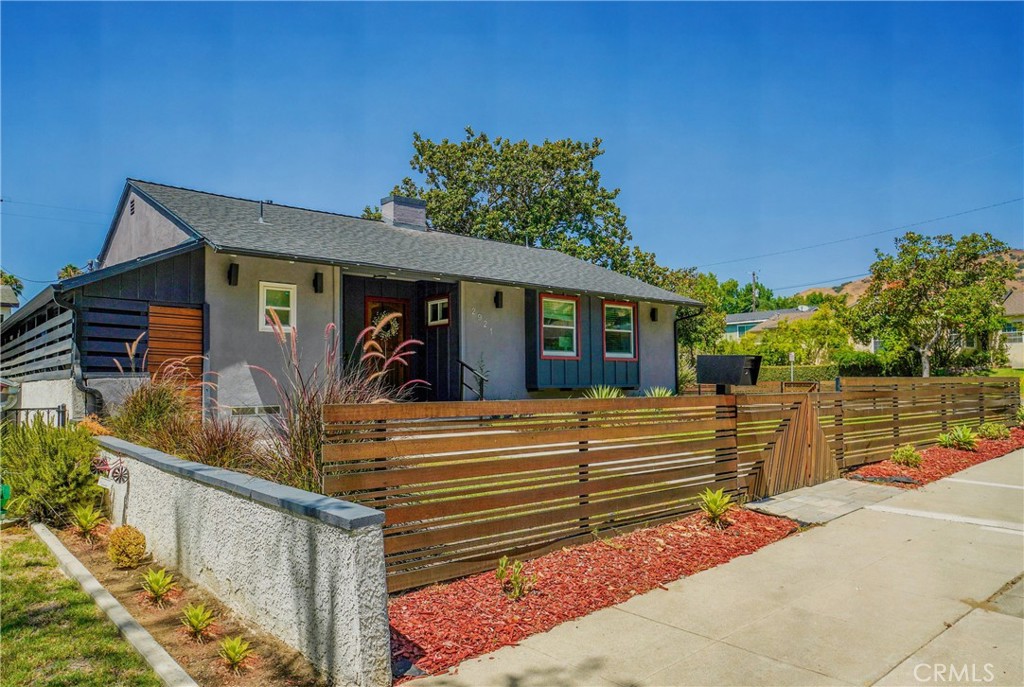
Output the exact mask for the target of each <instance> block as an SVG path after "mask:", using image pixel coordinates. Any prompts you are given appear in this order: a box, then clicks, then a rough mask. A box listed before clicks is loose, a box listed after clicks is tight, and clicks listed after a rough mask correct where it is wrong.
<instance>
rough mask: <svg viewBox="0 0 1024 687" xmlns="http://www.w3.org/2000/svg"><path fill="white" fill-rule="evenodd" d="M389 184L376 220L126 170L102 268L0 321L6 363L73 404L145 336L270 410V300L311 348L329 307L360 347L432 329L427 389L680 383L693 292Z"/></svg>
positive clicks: (429, 395)
mask: <svg viewBox="0 0 1024 687" xmlns="http://www.w3.org/2000/svg"><path fill="white" fill-rule="evenodd" d="M381 202H382V214H383V221H377V220H368V219H362V218H358V217H352V216H348V215H341V214H336V213H331V212H322V211H317V210H309V209H305V208H299V207H292V206H288V205H281V204H277V203H273V202H270V201H257V200H245V199H242V198H233V197H229V196H223V195H218V194H215V193H207V192H202V191H195V190H189V189H185V188H178V187H175V186H166V185H163V184H155V183H150V182H145V181H138V180H134V179H129V180H127V182H126V184H125V187H124V191H123V193H122V195H121V199H120V202H119V203H118V206H117V209H116V212H115V213H114V218H113V221H112V222H111V225H110V229H109V231H108V233H107V236H106V239H105V241H104V242H103V247H102V249H101V251H100V254H99V257H98V268H97V269H95V270H94V271H91V272H87V273H85V274H82V275H80V276H77V277H73V278H70V279H65V280H63V281H60V282H58V283H55V284H53V285H51V286H48V287H47V288H45V289H44V290H43V291H42V292H41V293H39V294H38V295H37V296H36V297H34V298H33V299H32V300H31V301H30V302H29V303H26V304H25V305H24V306H23V307H22V308H21V309H20V310H18V311H17V312H16V313H15V314H13V315H12V316H11V317H10V318H8V319H7V321H5V322H4V323H3V324H2V325H0V348H2V357H3V360H2V362H0V374H3V376H4V377H7V378H10V379H13V380H16V381H19V382H28V381H40V382H46V383H48V384H51V385H53V384H54V383H58V384H62V385H63V387H61V388H62V389H65V390H67V389H70V390H71V391H72V392H75V390H77V392H80V393H81V394H82V395H83V397H84V401H83V402H82V403H80V404H78V403H75V404H72V403H69V404H68V405H69V406H71V407H73V408H74V409H75V412H74V413H73V416H75V415H77V414H79V412H85V411H86V410H94V409H96V408H97V407H98V406H99V405H100V404H101V403H102V400H101V397H104V396H105V397H106V398H107V400H108V401H109V400H110V399H111V398H113V397H115V396H116V395H117V393H118V391H117V389H116V388H115V387H117V386H118V385H120V386H121V387H123V386H124V385H125V383H126V381H125V378H126V376H130V375H125V374H122V373H121V371H120V369H119V368H118V366H117V364H115V361H116V362H117V363H118V364H120V366H121V368H123V369H124V370H126V371H130V370H131V369H132V368H133V363H134V366H135V367H136V368H137V366H139V365H140V364H141V363H140V361H141V359H142V355H143V353H145V354H146V367H147V369H145V370H138V369H136V372H141V373H147V372H152V371H153V370H154V369H155V368H156V366H158V365H159V364H160V363H162V362H164V361H166V360H168V359H172V358H180V357H182V356H195V358H193V359H192V360H193V363H192V365H193V366H194V367H195V372H196V373H197V374H198V373H202V374H204V375H205V378H206V379H208V380H210V381H212V382H215V385H216V386H215V388H211V389H208V390H207V391H206V392H205V393H206V396H207V398H206V402H207V404H208V406H209V407H217V408H221V409H226V410H227V411H229V412H232V413H234V414H254V413H261V412H273V409H274V406H276V405H277V403H278V400H277V394H276V392H275V390H274V388H273V385H272V383H271V381H270V380H269V379H267V378H266V376H265V375H263V374H261V373H260V372H258V371H257V370H255V369H254V366H258V367H262V368H266V369H267V370H269V371H270V372H272V373H275V374H278V373H279V371H280V370H281V369H282V356H281V352H280V350H279V347H278V343H277V341H276V339H275V335H274V333H273V332H272V329H271V327H270V325H269V324H268V319H267V315H268V313H270V312H271V311H273V312H275V313H276V314H277V315H278V317H279V318H280V320H281V322H282V324H283V325H285V326H286V327H287V328H295V329H296V330H297V333H298V342H299V345H300V349H301V350H300V353H301V354H302V356H303V359H304V360H305V361H308V362H309V364H312V362H313V361H315V360H318V359H319V358H320V357H321V356H322V355H323V347H324V339H323V334H324V330H325V328H326V327H327V326H328V325H334V326H335V327H336V328H337V331H339V332H341V334H342V337H343V346H344V347H345V349H346V350H352V349H353V347H354V345H355V343H356V338H357V336H358V335H359V333H360V331H362V330H363V329H364V328H365V327H366V326H367V325H369V324H371V323H373V322H375V321H378V320H379V318H380V317H381V316H382V315H384V314H386V313H390V312H399V313H401V317H400V318H398V320H397V322H398V323H399V324H398V325H397V329H398V331H395V332H393V334H392V336H393V341H399V340H402V339H405V338H414V339H418V340H420V341H422V342H423V345H422V346H420V347H418V349H417V353H416V355H415V356H413V358H412V361H411V362H412V364H411V366H410V369H409V370H408V371H407V372H406V374H405V376H406V377H407V378H408V379H423V380H426V381H427V382H428V383H429V386H427V387H425V388H422V389H421V390H420V391H419V397H420V398H421V399H424V400H472V399H476V398H478V397H479V392H480V386H479V383H478V382H479V380H480V378H481V377H483V378H485V379H486V382H484V384H483V395H484V396H485V397H486V398H488V399H514V398H530V397H536V396H541V395H552V394H563V395H564V394H566V393H571V392H573V391H576V390H579V389H583V388H586V387H590V386H593V385H598V384H604V385H611V386H616V387H620V388H623V389H629V390H634V389H642V388H646V387H651V386H669V387H674V386H675V383H676V360H677V356H676V336H675V322H676V318H677V310H678V312H679V313H680V314H685V313H686V312H688V311H689V312H693V311H695V309H699V308H701V307H702V306H701V304H700V303H698V302H696V301H694V300H691V299H689V298H685V297H683V296H680V295H678V294H675V293H671V292H669V291H666V290H663V289H660V288H656V287H654V286H651V285H649V284H646V283H644V282H641V281H638V280H636V279H632V278H629V277H626V276H623V275H621V274H618V273H616V272H613V271H611V270H608V269H604V268H602V267H598V266H596V265H593V264H590V263H587V262H584V261H582V260H579V259H576V258H574V257H570V256H568V255H565V254H563V253H560V252H557V251H554V250H547V249H540V248H532V247H527V246H520V245H512V244H508V243H503V242H498V241H491V240H485V239H479V238H472V237H467V236H461V235H456V234H449V233H445V232H440V231H434V230H431V229H429V228H428V226H427V221H426V208H425V204H424V203H423V201H420V200H415V199H409V198H401V197H388V198H384V199H383V200H382V201H381ZM144 332H145V334H146V335H145V337H144V338H143V339H142V342H141V344H140V347H139V350H138V352H137V356H136V359H135V360H134V361H132V360H129V359H128V356H127V353H126V349H125V344H126V343H130V342H132V341H134V340H135V339H136V338H137V337H139V335H140V334H142V333H144ZM48 393H49V392H48ZM53 393H58V392H57V391H53ZM60 393H63V392H60ZM23 395H28V396H31V395H32V394H31V393H30V392H29V391H28V389H27V388H25V387H24V385H23ZM51 395H52V394H51ZM47 398H49V397H46V398H35V399H34V400H33V402H34V403H36V404H37V405H39V406H42V405H46V400H47ZM79 406H81V407H79ZM86 406H88V407H86Z"/></svg>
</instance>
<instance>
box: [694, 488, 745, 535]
mask: <svg viewBox="0 0 1024 687" xmlns="http://www.w3.org/2000/svg"><path fill="white" fill-rule="evenodd" d="M734 505H736V504H734V503H733V501H732V496H730V495H729V494H726V493H725V490H724V489H719V490H717V491H711V487H708V488H706V489H705V490H704V491H703V492H701V493H700V509H701V510H702V511H704V515H706V516H707V518H708V522H710V523H711V524H712V525H714V526H715V527H722V526H723V525H724V524H725V515H726V513H728V512H729V511H730V510H732V508H733V506H734Z"/></svg>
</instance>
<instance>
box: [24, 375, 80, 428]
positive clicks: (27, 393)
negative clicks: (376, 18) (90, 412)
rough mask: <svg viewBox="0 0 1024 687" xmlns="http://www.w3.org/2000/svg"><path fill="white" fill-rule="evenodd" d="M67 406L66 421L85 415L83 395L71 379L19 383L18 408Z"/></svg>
mask: <svg viewBox="0 0 1024 687" xmlns="http://www.w3.org/2000/svg"><path fill="white" fill-rule="evenodd" d="M59 405H64V406H67V417H68V419H69V420H70V419H72V418H80V417H82V416H83V415H85V394H84V393H82V392H81V391H79V389H78V387H76V386H75V380H73V379H71V378H70V376H69V377H68V379H46V380H38V381H34V382H21V384H20V387H19V390H18V408H56V407H57V406H59Z"/></svg>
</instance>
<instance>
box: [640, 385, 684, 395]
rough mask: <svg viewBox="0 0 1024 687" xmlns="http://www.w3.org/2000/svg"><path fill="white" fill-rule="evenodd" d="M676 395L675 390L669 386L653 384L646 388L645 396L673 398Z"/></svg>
mask: <svg viewBox="0 0 1024 687" xmlns="http://www.w3.org/2000/svg"><path fill="white" fill-rule="evenodd" d="M675 395H676V394H675V392H674V391H672V389H669V388H668V387H667V386H652V387H650V388H647V389H644V397H646V398H671V397H672V396H675Z"/></svg>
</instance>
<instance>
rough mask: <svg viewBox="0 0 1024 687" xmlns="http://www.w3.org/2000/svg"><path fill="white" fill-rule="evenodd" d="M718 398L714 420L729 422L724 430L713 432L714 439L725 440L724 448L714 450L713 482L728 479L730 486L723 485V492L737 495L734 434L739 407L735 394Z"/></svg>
mask: <svg viewBox="0 0 1024 687" xmlns="http://www.w3.org/2000/svg"><path fill="white" fill-rule="evenodd" d="M718 398H719V399H721V400H720V402H719V403H717V404H716V405H715V419H717V420H728V421H729V422H728V426H727V427H726V428H725V429H719V430H716V431H715V438H716V439H720V438H724V439H726V445H725V446H723V447H721V448H716V449H715V481H716V482H718V481H720V480H722V479H723V478H725V479H728V480H729V481H730V482H731V484H728V485H725V487H724V488H725V490H726V491H729V492H733V493H737V492H738V491H739V488H740V479H739V477H740V475H739V441H738V438H737V432H736V425H737V419H738V417H739V407H738V405H737V403H736V395H735V394H726V395H722V396H719V397H718Z"/></svg>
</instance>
